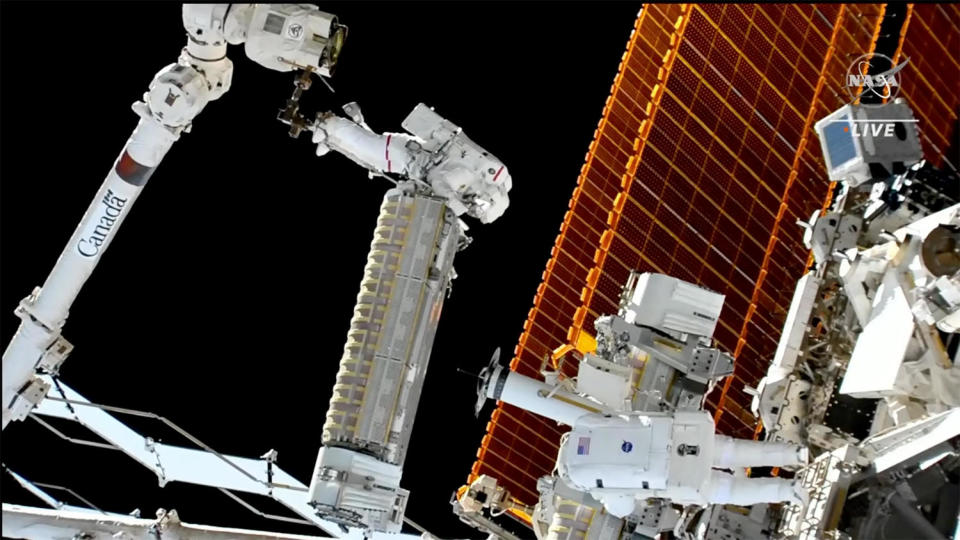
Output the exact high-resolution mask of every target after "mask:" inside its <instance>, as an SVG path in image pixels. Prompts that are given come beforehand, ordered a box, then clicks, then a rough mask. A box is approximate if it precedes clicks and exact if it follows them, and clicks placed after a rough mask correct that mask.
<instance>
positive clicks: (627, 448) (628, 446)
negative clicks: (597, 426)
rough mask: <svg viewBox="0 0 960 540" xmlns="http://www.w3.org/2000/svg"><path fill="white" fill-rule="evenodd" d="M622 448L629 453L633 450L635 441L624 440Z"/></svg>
mask: <svg viewBox="0 0 960 540" xmlns="http://www.w3.org/2000/svg"><path fill="white" fill-rule="evenodd" d="M620 449H621V450H623V451H624V453H627V454H629V453H630V451H631V450H633V443H632V442H630V441H623V444H621V445H620Z"/></svg>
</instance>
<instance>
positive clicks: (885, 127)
mask: <svg viewBox="0 0 960 540" xmlns="http://www.w3.org/2000/svg"><path fill="white" fill-rule="evenodd" d="M877 60H881V61H886V62H887V63H888V64H889V65H890V66H891V67H890V69H888V70H886V71H884V72H882V73H878V74H876V75H870V66H871V63H875V62H876V61H877ZM909 62H910V59H909V58H907V59H906V60H904V61H903V62H901V63H900V64H894V62H893V59H892V58H890V57H889V56H887V55H884V54H880V53H869V54H864V55H862V56H860V57H858V58H857V59H856V60H854V61H853V62H852V63H851V64H850V66H849V67H848V68H847V73H846V77H845V80H844V85H843V87H844V89H845V90H846V91H847V96H848V97H849V98H850V103H857V104H858V105H860V106H861V107H874V108H878V109H882V108H883V107H885V106H886V105H887V104H888V103H891V102H892V101H893V100H895V99H896V98H897V95H899V94H900V72H901V71H902V70H903V68H905V67H906V66H907V64H908V63H909ZM864 98H869V99H867V100H864ZM873 101H875V102H874V103H871V102H873ZM898 122H903V120H894V119H884V118H879V119H870V120H869V121H854V122H851V123H850V125H849V126H844V128H843V131H845V132H852V133H851V135H853V136H854V137H868V136H869V137H898V136H899V135H900V133H898V131H899V130H902V129H903V127H902V126H899V127H898ZM901 138H902V137H901Z"/></svg>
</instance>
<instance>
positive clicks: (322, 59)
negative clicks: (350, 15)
mask: <svg viewBox="0 0 960 540" xmlns="http://www.w3.org/2000/svg"><path fill="white" fill-rule="evenodd" d="M252 6H253V7H252V8H241V10H240V12H238V13H237V15H236V16H235V19H236V20H237V21H238V24H237V27H238V28H243V26H244V25H243V21H247V20H248V21H249V23H248V25H247V27H246V38H245V40H246V45H245V47H244V50H245V52H246V53H247V56H248V57H249V58H250V59H251V60H253V61H254V62H256V63H258V64H260V65H262V66H264V67H267V68H269V69H272V70H275V71H293V70H294V69H310V70H311V71H313V72H315V73H318V74H320V75H323V76H327V77H329V76H330V75H331V73H332V72H333V68H334V66H335V65H336V63H337V58H338V57H339V56H340V50H341V48H342V47H343V42H344V40H346V37H347V27H346V26H343V25H342V24H340V23H339V22H338V21H337V17H336V15H331V14H329V13H324V12H322V11H320V10H319V9H318V8H317V6H314V5H312V4H253V5H252ZM229 30H230V32H229V35H230V38H231V39H232V40H233V41H231V43H234V42H237V41H239V39H241V35H242V31H241V30H239V29H237V28H235V27H234V26H233V24H232V21H231V25H230V27H229Z"/></svg>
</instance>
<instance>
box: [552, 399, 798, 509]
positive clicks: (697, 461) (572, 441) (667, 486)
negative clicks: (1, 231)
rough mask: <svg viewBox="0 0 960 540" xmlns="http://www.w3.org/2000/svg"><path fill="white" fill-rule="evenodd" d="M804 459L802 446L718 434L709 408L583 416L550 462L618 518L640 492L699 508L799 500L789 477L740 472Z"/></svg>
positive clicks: (792, 464) (563, 476)
mask: <svg viewBox="0 0 960 540" xmlns="http://www.w3.org/2000/svg"><path fill="white" fill-rule="evenodd" d="M807 460H808V453H807V449H806V448H804V447H800V446H796V445H792V444H786V443H769V442H758V441H752V440H741V439H733V438H731V437H727V436H725V435H718V434H716V433H715V427H714V423H713V418H712V417H711V416H710V414H709V413H707V412H705V411H676V412H665V413H649V412H648V413H628V414H617V415H604V414H591V415H586V416H583V417H581V418H580V419H579V420H578V421H577V422H576V425H575V426H574V428H573V430H572V431H571V432H570V433H569V434H567V435H566V436H565V439H564V440H563V441H562V443H561V447H560V454H559V456H558V458H557V466H558V473H559V475H560V476H561V478H563V479H564V481H566V482H567V483H568V484H569V485H571V486H572V487H575V488H577V489H580V490H583V491H586V492H588V493H590V494H591V495H592V496H593V497H594V498H596V499H597V500H599V501H601V502H602V503H603V504H604V506H605V507H606V509H607V511H608V512H610V513H611V514H613V515H616V516H618V517H624V516H627V515H629V514H630V513H631V512H633V510H634V508H635V505H636V500H637V499H647V498H664V499H670V500H671V501H672V502H674V503H677V504H683V505H688V504H695V505H701V506H703V505H707V504H736V505H744V506H747V505H752V504H758V503H777V502H789V503H797V504H802V503H804V502H805V500H806V493H805V492H804V491H803V489H802V488H801V487H800V486H799V485H798V484H795V483H794V481H793V480H789V479H784V478H748V477H746V475H745V474H742V471H741V470H742V469H745V468H746V467H763V466H767V467H791V466H802V465H805V464H806V463H807ZM722 469H730V470H733V471H734V472H730V471H727V470H722ZM737 472H741V474H737Z"/></svg>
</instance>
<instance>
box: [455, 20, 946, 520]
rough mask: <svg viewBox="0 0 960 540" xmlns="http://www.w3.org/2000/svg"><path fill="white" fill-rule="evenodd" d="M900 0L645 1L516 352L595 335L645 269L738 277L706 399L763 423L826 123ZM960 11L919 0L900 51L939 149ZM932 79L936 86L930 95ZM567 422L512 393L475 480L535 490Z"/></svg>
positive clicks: (722, 421)
mask: <svg viewBox="0 0 960 540" xmlns="http://www.w3.org/2000/svg"><path fill="white" fill-rule="evenodd" d="M885 11H886V7H885V5H883V4H875V5H873V4H857V5H847V4H807V5H786V4H777V5H771V4H765V5H719V4H709V5H695V4H651V5H647V6H644V7H643V9H642V10H641V11H640V14H639V16H638V18H637V20H636V24H635V25H634V30H633V32H632V34H631V36H630V38H629V42H628V44H627V50H626V52H625V53H624V55H623V58H622V61H621V63H620V67H619V70H618V73H617V75H616V78H615V79H614V83H613V86H612V88H611V92H610V96H609V97H608V99H607V102H606V104H605V106H604V108H603V115H602V119H601V120H600V123H599V125H598V127H597V130H596V132H595V133H594V140H593V142H592V143H591V145H590V148H589V151H588V152H587V155H586V160H585V163H584V165H583V168H582V169H581V171H580V176H579V178H578V179H577V184H576V187H575V189H574V190H573V195H572V197H571V199H570V203H569V211H568V212H567V213H566V215H565V216H564V220H563V223H562V224H561V226H560V234H559V235H558V236H557V239H556V242H555V244H554V247H553V249H552V250H551V256H550V259H549V261H548V262H547V265H546V269H545V270H544V272H543V282H542V283H541V285H540V286H539V287H538V289H537V291H536V295H535V297H534V301H533V308H532V309H531V310H530V313H529V316H528V318H527V320H526V322H524V324H523V333H522V334H521V336H520V339H519V342H518V343H517V346H516V348H515V350H514V358H513V360H512V361H511V364H510V366H511V368H512V369H513V370H515V371H517V372H520V373H522V374H524V375H529V376H534V377H538V376H539V374H538V370H539V369H540V366H541V363H542V362H543V359H544V356H545V355H549V354H551V353H552V351H554V350H555V349H557V348H558V347H561V346H563V345H566V344H570V345H574V346H577V345H580V347H581V348H583V347H584V346H583V344H584V343H590V342H591V339H590V338H591V337H592V335H593V332H594V329H593V321H594V319H595V318H596V317H597V316H599V315H604V314H612V313H615V312H616V309H617V305H618V302H619V296H620V290H621V287H622V286H623V284H624V283H625V282H626V279H627V276H628V274H629V273H630V271H631V270H639V271H649V272H660V273H665V274H669V275H672V276H676V277H678V278H681V279H684V280H687V281H690V282H693V283H697V284H700V285H702V286H705V287H707V288H710V289H712V290H714V291H717V292H720V293H722V294H724V295H726V303H725V306H724V308H723V312H722V314H721V319H720V323H719V324H718V326H717V330H716V333H715V338H716V340H717V341H718V346H720V347H721V348H723V349H725V350H727V351H729V352H730V353H732V354H734V355H735V358H736V368H735V371H734V375H733V376H732V377H729V378H727V380H726V381H725V383H724V384H723V385H721V386H718V388H716V389H715V390H714V392H713V393H712V394H710V395H709V396H708V399H707V403H708V407H709V409H710V410H711V411H712V412H714V414H715V418H716V421H717V426H718V430H719V431H720V432H722V433H725V434H728V435H732V436H736V437H745V438H751V437H754V436H755V435H756V433H757V432H758V430H759V426H758V425H757V420H756V419H755V418H754V417H753V415H752V414H751V413H750V410H749V409H750V407H749V405H750V399H751V397H750V396H749V395H748V394H746V393H745V392H744V390H743V388H744V386H751V387H755V386H756V385H757V383H758V382H759V380H760V378H761V377H762V376H763V375H764V374H765V372H766V369H767V366H768V364H769V362H770V360H771V359H772V358H773V355H774V353H775V351H776V348H777V343H778V340H779V336H780V332H781V329H782V327H783V323H784V319H785V317H786V312H787V309H788V308H789V305H790V300H791V298H792V295H793V291H794V287H795V283H796V281H797V279H799V278H800V276H801V275H802V274H803V272H804V271H805V269H806V268H807V266H808V262H809V253H808V250H807V249H806V248H805V247H804V245H803V242H802V238H803V230H802V229H801V228H800V227H799V226H798V225H797V224H796V223H797V221H798V220H802V221H807V220H808V219H809V218H810V216H811V215H812V214H813V213H814V212H816V211H818V210H819V209H821V208H823V207H824V205H825V202H826V200H827V199H828V197H829V194H830V191H831V189H832V186H831V185H830V183H829V182H828V181H827V180H826V178H825V173H824V168H823V160H822V157H821V152H820V143H819V140H818V139H817V138H816V135H815V133H814V132H813V129H812V128H813V124H814V123H815V122H816V121H817V120H819V119H820V118H822V117H824V116H826V115H827V114H829V113H830V112H832V111H833V110H835V109H837V108H838V107H840V106H842V105H843V104H844V103H846V102H848V101H849V97H848V94H847V92H846V90H845V88H844V86H843V85H844V84H845V78H846V73H847V69H848V67H849V66H850V65H851V63H852V62H853V61H854V60H855V59H856V58H857V57H859V56H861V55H863V54H866V53H870V52H872V51H873V50H874V46H875V44H876V43H877V38H878V35H879V32H880V26H881V22H882V20H883V18H884V13H885ZM958 27H960V9H958V7H957V6H955V5H950V6H946V5H944V6H938V5H917V6H912V5H911V6H908V8H907V17H906V20H905V22H904V24H903V26H902V30H901V35H900V39H899V46H898V48H897V53H896V58H895V60H896V59H897V58H900V57H901V56H906V57H909V58H910V63H909V64H908V67H907V68H906V69H905V70H904V72H903V76H902V79H903V80H904V81H905V82H904V83H903V87H902V92H901V95H902V96H903V97H906V98H907V99H908V101H909V102H910V104H911V106H913V107H914V110H915V111H917V115H918V118H919V119H920V126H921V130H922V138H923V139H924V141H925V142H924V145H925V150H926V151H927V154H928V156H930V157H931V159H932V161H934V162H935V163H936V164H938V165H941V164H942V161H943V159H944V157H943V155H944V153H945V152H946V150H947V148H948V147H949V146H950V141H951V137H952V129H953V126H954V125H955V124H956V118H957V106H958V96H960V81H958V77H960V65H958V64H957V62H958V60H957V56H958V55H957V54H955V52H956V50H957V48H958V47H960V35H958V33H960V31H958ZM950 50H953V51H954V54H950V53H949V51H950ZM920 57H922V60H918V58H920ZM938 88H939V89H942V90H937V89H938ZM932 90H933V91H935V92H936V93H938V97H937V99H933V100H930V99H926V98H924V99H923V101H922V102H918V101H917V99H918V98H921V97H922V96H926V95H928V94H929V93H930V92H931V91H932ZM915 103H919V104H918V105H915ZM935 156H938V157H935ZM568 367H572V368H574V369H575V366H568ZM570 374H573V373H570ZM564 431H566V428H564V427H562V426H558V425H556V423H554V422H551V421H550V420H547V419H544V418H542V417H539V416H537V415H534V414H531V413H528V412H526V411H524V410H522V409H519V408H517V407H514V406H511V405H508V404H505V403H498V405H497V407H496V409H495V410H494V411H493V413H492V415H491V419H490V422H489V423H488V424H487V433H486V435H485V436H484V437H483V440H482V443H481V446H480V449H479V450H478V452H477V461H476V463H475V464H474V466H473V468H472V470H471V472H470V475H469V478H468V481H472V480H473V479H475V478H476V477H477V476H478V475H480V474H489V475H491V476H494V477H496V478H497V479H498V481H499V482H500V483H501V484H502V485H503V486H504V487H505V488H506V489H508V490H509V491H510V492H511V494H512V495H513V496H514V497H515V498H517V499H518V500H520V501H522V502H524V503H526V504H534V503H536V501H537V499H538V494H537V492H536V480H537V478H539V477H541V476H543V475H547V474H550V472H551V471H552V469H553V466H554V463H555V460H556V455H557V449H558V442H559V439H560V435H561V434H562V433H563V432H564Z"/></svg>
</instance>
